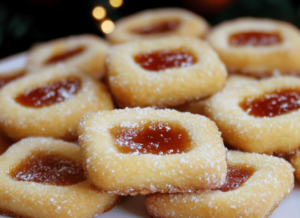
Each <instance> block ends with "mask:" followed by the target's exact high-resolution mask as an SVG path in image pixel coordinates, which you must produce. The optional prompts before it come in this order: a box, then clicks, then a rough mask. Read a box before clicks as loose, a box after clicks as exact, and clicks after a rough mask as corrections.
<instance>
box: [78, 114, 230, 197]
mask: <svg viewBox="0 0 300 218" xmlns="http://www.w3.org/2000/svg"><path fill="white" fill-rule="evenodd" d="M78 134H79V145H80V147H81V150H82V154H83V158H84V163H83V165H84V168H85V170H86V172H87V175H88V176H89V180H90V182H91V183H92V184H93V185H94V186H95V187H97V188H98V189H99V190H100V191H101V192H106V193H115V194H122V195H136V194H149V193H155V192H171V193H174V192H192V191H199V190H206V189H211V188H217V187H220V186H221V185H222V184H223V183H224V181H225V175H226V159H225V156H226V155H225V152H226V151H225V147H224V145H223V141H222V138H221V137H220V133H219V132H218V130H217V128H216V126H215V124H214V123H213V122H212V121H210V120H209V119H207V118H206V117H203V116H200V115H192V114H190V113H180V112H178V111H175V110H168V109H165V110H155V109H151V108H144V109H141V108H132V109H123V110H113V111H105V112H97V113H89V114H86V115H84V117H83V118H82V119H81V122H80V125H79V127H78ZM133 178H134V179H133Z"/></svg>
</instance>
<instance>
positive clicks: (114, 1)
mask: <svg viewBox="0 0 300 218" xmlns="http://www.w3.org/2000/svg"><path fill="white" fill-rule="evenodd" d="M109 4H110V5H111V6H112V7H114V8H119V7H121V6H122V4H123V0H109Z"/></svg>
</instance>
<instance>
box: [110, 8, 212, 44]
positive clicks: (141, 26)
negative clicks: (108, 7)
mask: <svg viewBox="0 0 300 218" xmlns="http://www.w3.org/2000/svg"><path fill="white" fill-rule="evenodd" d="M208 30H209V24H208V23H207V22H206V20H204V19H203V18H202V17H200V16H199V15H197V14H194V13H193V12H191V11H188V10H185V9H182V8H159V9H151V10H146V11H142V12H138V13H136V14H133V15H130V16H127V17H124V18H122V19H120V20H118V21H117V22H116V23H115V29H114V31H113V32H112V33H110V34H108V35H107V39H108V40H109V41H110V42H111V43H113V44H117V43H125V42H129V41H136V40H140V39H154V38H160V37H166V36H171V35H180V36H191V37H198V38H204V36H205V34H206V33H207V31H208Z"/></svg>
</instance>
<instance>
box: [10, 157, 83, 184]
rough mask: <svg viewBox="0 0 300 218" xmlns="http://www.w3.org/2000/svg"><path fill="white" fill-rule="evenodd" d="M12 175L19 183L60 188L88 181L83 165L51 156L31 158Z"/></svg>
mask: <svg viewBox="0 0 300 218" xmlns="http://www.w3.org/2000/svg"><path fill="white" fill-rule="evenodd" d="M10 175H11V176H12V177H13V178H14V179H15V180H18V181H28V182H37V183H45V184H51V185H59V186H66V185H74V184H77V183H79V182H83V181H85V180H86V178H85V175H84V170H83V168H82V166H81V164H79V163H77V162H76V161H73V160H69V159H66V158H61V157H58V156H56V155H51V154H44V155H43V154H42V155H34V156H30V157H29V158H28V159H27V160H25V161H23V162H22V163H20V164H19V165H18V166H17V167H16V168H15V169H14V170H13V171H12V172H11V173H10Z"/></svg>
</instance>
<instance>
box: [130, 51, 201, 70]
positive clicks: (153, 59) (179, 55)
mask: <svg viewBox="0 0 300 218" xmlns="http://www.w3.org/2000/svg"><path fill="white" fill-rule="evenodd" d="M134 61H135V62H136V63H137V64H138V65H140V66H141V67H142V68H144V69H145V70H149V71H159V70H164V69H167V68H175V67H187V66H191V65H193V64H195V63H196V62H197V58H196V57H195V56H194V55H193V54H192V53H191V52H189V51H188V50H187V49H183V48H182V49H173V50H162V51H152V52H147V53H142V54H138V55H135V56H134Z"/></svg>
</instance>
